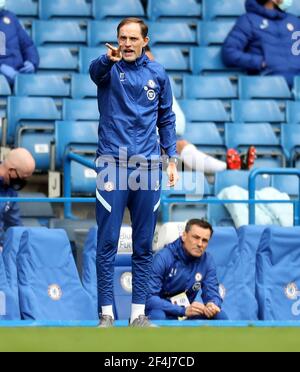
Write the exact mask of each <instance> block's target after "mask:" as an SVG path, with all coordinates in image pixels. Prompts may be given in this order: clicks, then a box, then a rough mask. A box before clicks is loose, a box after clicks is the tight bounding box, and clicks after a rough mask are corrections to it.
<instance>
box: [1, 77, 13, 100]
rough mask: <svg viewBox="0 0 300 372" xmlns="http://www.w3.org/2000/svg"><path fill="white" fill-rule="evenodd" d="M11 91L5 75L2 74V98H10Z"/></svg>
mask: <svg viewBox="0 0 300 372" xmlns="http://www.w3.org/2000/svg"><path fill="white" fill-rule="evenodd" d="M10 95H11V89H10V86H9V84H8V82H7V80H6V78H5V76H4V75H1V74H0V96H10Z"/></svg>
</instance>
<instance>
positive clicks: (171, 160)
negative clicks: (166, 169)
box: [169, 156, 178, 166]
mask: <svg viewBox="0 0 300 372" xmlns="http://www.w3.org/2000/svg"><path fill="white" fill-rule="evenodd" d="M170 163H173V164H175V165H176V166H177V165H178V159H177V158H176V157H175V156H172V157H170V158H169V164H170Z"/></svg>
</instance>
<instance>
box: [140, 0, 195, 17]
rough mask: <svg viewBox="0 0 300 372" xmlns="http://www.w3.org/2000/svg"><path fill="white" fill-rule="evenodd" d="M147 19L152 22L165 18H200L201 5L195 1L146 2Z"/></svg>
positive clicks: (159, 0) (158, 0)
mask: <svg viewBox="0 0 300 372" xmlns="http://www.w3.org/2000/svg"><path fill="white" fill-rule="evenodd" d="M147 10H148V11H147V13H148V17H149V18H150V20H152V21H156V20H157V19H158V18H165V17H168V18H169V17H177V18H185V17H194V18H195V19H197V18H200V17H201V4H200V3H199V2H198V1H197V0H185V1H177V0H164V1H161V0H148V9H147Z"/></svg>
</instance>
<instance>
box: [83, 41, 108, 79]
mask: <svg viewBox="0 0 300 372" xmlns="http://www.w3.org/2000/svg"><path fill="white" fill-rule="evenodd" d="M106 52H107V48H106V47H102V48H85V47H82V48H80V49H79V71H80V73H81V74H88V72H89V68H90V64H91V62H92V61H93V60H94V59H97V58H98V57H100V56H101V55H103V54H106Z"/></svg>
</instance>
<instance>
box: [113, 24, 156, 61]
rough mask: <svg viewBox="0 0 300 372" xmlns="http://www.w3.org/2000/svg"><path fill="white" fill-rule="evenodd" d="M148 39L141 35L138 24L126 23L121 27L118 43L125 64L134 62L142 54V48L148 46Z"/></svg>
mask: <svg viewBox="0 0 300 372" xmlns="http://www.w3.org/2000/svg"><path fill="white" fill-rule="evenodd" d="M148 41H149V38H148V37H146V38H145V39H144V38H143V36H142V33H141V26H140V25H139V24H138V23H128V24H127V25H124V26H123V27H121V29H120V32H119V35H118V42H119V47H120V50H121V53H122V56H123V59H124V60H125V61H126V62H134V61H135V60H136V59H137V58H139V57H140V56H141V55H142V53H143V48H145V46H146V45H147V44H148Z"/></svg>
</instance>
